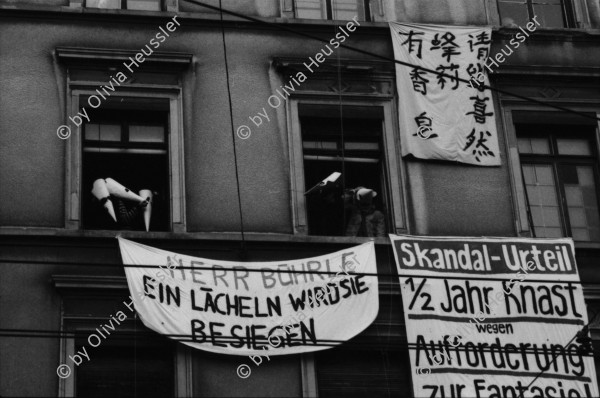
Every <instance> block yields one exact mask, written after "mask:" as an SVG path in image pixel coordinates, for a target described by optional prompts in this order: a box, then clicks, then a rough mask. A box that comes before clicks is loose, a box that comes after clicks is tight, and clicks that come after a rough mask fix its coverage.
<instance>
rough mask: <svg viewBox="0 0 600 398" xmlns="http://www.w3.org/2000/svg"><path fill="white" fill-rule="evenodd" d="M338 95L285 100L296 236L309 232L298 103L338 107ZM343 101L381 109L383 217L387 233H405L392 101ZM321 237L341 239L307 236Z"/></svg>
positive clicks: (401, 178) (351, 104)
mask: <svg viewBox="0 0 600 398" xmlns="http://www.w3.org/2000/svg"><path fill="white" fill-rule="evenodd" d="M339 103H340V99H339V98H324V96H318V97H314V96H312V97H310V96H309V97H306V98H300V97H299V96H297V97H296V98H292V97H291V98H290V99H289V100H288V104H287V107H288V115H289V116H288V123H289V131H290V138H289V153H290V181H291V190H292V195H291V196H292V218H293V226H294V234H295V235H305V236H309V235H308V216H307V208H306V198H305V196H304V192H305V179H304V153H303V145H302V131H301V126H300V117H299V106H300V104H303V105H304V104H306V105H333V106H339ZM343 104H344V105H347V106H365V107H366V106H369V107H381V108H382V111H383V120H382V122H383V131H382V134H381V141H382V145H383V148H382V149H381V151H382V152H381V153H382V155H383V157H384V164H383V167H384V170H383V174H384V178H385V182H386V191H387V193H388V197H389V200H390V203H387V206H386V210H387V211H389V212H390V214H387V215H386V220H389V221H391V222H392V225H391V226H386V227H387V231H388V232H392V233H407V226H406V217H405V214H406V209H405V200H404V198H405V192H404V191H405V187H404V184H403V181H404V171H403V170H402V167H401V165H402V163H401V161H399V160H398V159H401V157H400V156H399V148H398V142H397V141H398V140H397V139H396V137H397V134H395V132H396V131H398V128H397V127H396V126H395V123H394V122H395V120H396V119H394V117H393V115H394V114H395V113H394V109H396V108H395V105H394V104H395V101H393V100H383V99H373V98H371V99H361V98H356V99H355V98H344V99H343ZM310 236H315V237H323V238H341V237H325V236H321V235H310Z"/></svg>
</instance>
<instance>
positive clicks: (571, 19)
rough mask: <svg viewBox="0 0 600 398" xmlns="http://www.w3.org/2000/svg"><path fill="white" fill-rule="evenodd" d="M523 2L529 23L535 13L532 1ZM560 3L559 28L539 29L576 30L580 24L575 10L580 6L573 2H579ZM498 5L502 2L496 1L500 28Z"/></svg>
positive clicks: (566, 1)
mask: <svg viewBox="0 0 600 398" xmlns="http://www.w3.org/2000/svg"><path fill="white" fill-rule="evenodd" d="M523 1H525V6H526V8H527V19H528V20H529V21H531V20H532V18H534V17H535V11H534V9H533V1H534V0H523ZM560 1H561V6H562V7H561V8H562V12H563V15H562V20H563V25H564V26H561V27H558V26H541V28H544V29H570V28H577V27H578V26H577V25H580V24H581V22H580V21H577V18H576V12H575V11H576V9H577V8H579V9H581V5H580V7H577V5H576V4H574V2H577V1H579V0H560ZM500 3H502V0H496V11H497V12H498V21H499V24H500V26H502V12H501V11H500Z"/></svg>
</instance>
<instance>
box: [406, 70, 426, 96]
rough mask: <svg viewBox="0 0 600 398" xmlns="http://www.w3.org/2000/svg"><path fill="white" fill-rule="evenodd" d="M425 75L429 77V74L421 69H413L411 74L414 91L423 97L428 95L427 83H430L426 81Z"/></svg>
mask: <svg viewBox="0 0 600 398" xmlns="http://www.w3.org/2000/svg"><path fill="white" fill-rule="evenodd" d="M425 75H427V72H425V71H424V70H421V69H419V68H413V70H412V71H411V72H410V80H412V84H413V89H414V90H415V91H416V92H417V93H421V94H423V95H427V83H429V80H427V79H425V77H424V76H425Z"/></svg>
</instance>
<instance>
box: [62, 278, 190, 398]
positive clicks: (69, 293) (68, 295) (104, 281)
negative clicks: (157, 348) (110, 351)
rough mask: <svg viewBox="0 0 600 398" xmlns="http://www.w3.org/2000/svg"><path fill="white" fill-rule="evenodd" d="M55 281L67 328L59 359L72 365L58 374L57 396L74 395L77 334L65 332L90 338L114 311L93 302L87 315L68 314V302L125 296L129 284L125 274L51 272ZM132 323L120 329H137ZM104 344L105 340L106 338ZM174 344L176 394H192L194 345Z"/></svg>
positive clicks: (63, 325)
mask: <svg viewBox="0 0 600 398" xmlns="http://www.w3.org/2000/svg"><path fill="white" fill-rule="evenodd" d="M52 282H53V285H54V288H55V289H56V290H57V291H58V293H59V295H60V306H61V308H60V330H61V332H64V333H63V334H62V335H61V337H60V340H59V346H60V348H59V349H60V352H59V356H58V361H59V362H58V363H59V364H67V365H69V366H70V367H71V371H72V373H71V375H70V376H69V377H67V378H62V377H59V379H58V394H57V396H58V397H61V398H62V397H75V396H76V395H75V383H76V377H77V367H76V366H74V365H73V364H72V362H71V361H70V360H69V356H73V355H75V339H76V338H75V337H74V336H69V335H65V334H67V333H69V332H71V333H72V332H79V333H84V335H83V336H84V338H87V336H88V333H89V334H92V333H93V332H95V328H97V327H98V325H101V324H102V323H104V322H106V321H107V319H108V318H109V316H110V315H111V313H106V312H103V313H99V312H98V309H93V305H92V306H90V312H91V314H86V316H80V315H76V314H66V313H65V303H69V302H81V301H82V300H90V303H92V302H94V301H98V299H100V300H102V299H104V300H107V301H108V300H113V299H114V298H115V297H119V298H120V299H122V297H128V295H129V288H128V287H127V281H126V279H125V277H112V276H87V275H52ZM127 300H129V298H128V299H127ZM127 300H125V301H127ZM112 314H114V312H112ZM129 317H130V316H129V315H128V318H129ZM128 320H129V319H128ZM133 321H134V322H135V323H136V327H137V326H138V325H139V326H142V327H143V325H142V323H141V321H140V320H139V318H138V317H137V314H135V316H134V318H133ZM124 322H125V321H124ZM129 322H131V321H129ZM131 326H132V325H131V324H130V323H129V324H127V325H125V324H123V325H120V326H119V331H120V332H130V333H135V330H136V329H135V328H133V329H132V328H131ZM165 338H166V337H165ZM101 344H105V342H104V340H103V341H102V343H101ZM174 346H175V347H176V348H175V351H174V352H173V361H174V362H173V377H174V378H175V380H174V383H173V385H174V388H175V391H173V394H174V395H173V396H174V397H182V398H183V397H191V396H193V395H194V394H193V389H192V386H193V383H192V381H193V380H192V375H193V369H192V366H193V364H192V349H191V348H190V347H187V346H185V345H183V344H180V343H177V342H176V343H175V344H174ZM57 366H58V365H57Z"/></svg>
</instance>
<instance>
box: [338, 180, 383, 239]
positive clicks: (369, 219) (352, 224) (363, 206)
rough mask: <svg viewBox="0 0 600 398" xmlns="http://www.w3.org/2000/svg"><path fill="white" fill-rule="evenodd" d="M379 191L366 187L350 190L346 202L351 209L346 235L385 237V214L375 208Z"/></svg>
mask: <svg viewBox="0 0 600 398" xmlns="http://www.w3.org/2000/svg"><path fill="white" fill-rule="evenodd" d="M375 196H377V192H375V191H373V190H372V189H369V188H365V187H357V188H355V189H352V190H349V191H347V192H346V195H345V198H344V199H345V202H346V203H347V204H348V207H349V209H350V217H349V220H348V225H347V226H346V236H365V237H374V236H381V237H385V232H386V230H385V216H384V215H383V213H382V212H380V211H379V210H377V209H376V208H375V205H374V204H373V198H374V197H375Z"/></svg>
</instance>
